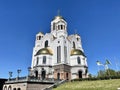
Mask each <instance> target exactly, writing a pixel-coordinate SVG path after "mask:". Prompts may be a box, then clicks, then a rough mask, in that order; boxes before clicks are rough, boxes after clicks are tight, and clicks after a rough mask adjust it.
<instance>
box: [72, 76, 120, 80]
mask: <svg viewBox="0 0 120 90" xmlns="http://www.w3.org/2000/svg"><path fill="white" fill-rule="evenodd" d="M108 79H120V75H117V76H103V77H91V78H80V79H73V80H71V81H95V80H108Z"/></svg>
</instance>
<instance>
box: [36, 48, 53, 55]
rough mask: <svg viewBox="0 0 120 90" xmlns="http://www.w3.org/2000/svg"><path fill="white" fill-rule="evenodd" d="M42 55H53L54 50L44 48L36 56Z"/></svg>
mask: <svg viewBox="0 0 120 90" xmlns="http://www.w3.org/2000/svg"><path fill="white" fill-rule="evenodd" d="M42 54H49V55H53V53H52V50H51V49H50V48H42V49H40V50H39V51H38V52H37V53H36V55H42Z"/></svg>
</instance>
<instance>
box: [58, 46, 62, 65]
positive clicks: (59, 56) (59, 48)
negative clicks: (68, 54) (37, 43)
mask: <svg viewBox="0 0 120 90" xmlns="http://www.w3.org/2000/svg"><path fill="white" fill-rule="evenodd" d="M60 62H61V46H58V47H57V63H60Z"/></svg>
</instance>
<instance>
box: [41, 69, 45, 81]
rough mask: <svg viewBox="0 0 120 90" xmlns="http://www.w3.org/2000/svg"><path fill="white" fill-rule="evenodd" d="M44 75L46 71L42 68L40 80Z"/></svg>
mask: <svg viewBox="0 0 120 90" xmlns="http://www.w3.org/2000/svg"><path fill="white" fill-rule="evenodd" d="M45 76H46V71H45V70H44V68H42V71H41V78H42V80H44V79H45Z"/></svg>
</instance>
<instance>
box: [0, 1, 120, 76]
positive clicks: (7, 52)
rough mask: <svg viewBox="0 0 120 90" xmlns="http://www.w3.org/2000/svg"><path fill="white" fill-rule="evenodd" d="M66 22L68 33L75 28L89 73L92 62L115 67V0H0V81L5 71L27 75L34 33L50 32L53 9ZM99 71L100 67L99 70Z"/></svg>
mask: <svg viewBox="0 0 120 90" xmlns="http://www.w3.org/2000/svg"><path fill="white" fill-rule="evenodd" d="M58 9H59V10H60V13H61V15H62V16H63V17H64V18H65V20H66V21H67V23H68V33H69V34H74V33H75V29H76V30H77V33H78V34H80V36H81V38H82V45H83V49H84V52H85V54H86V56H87V58H88V66H89V73H91V74H93V75H96V73H97V70H98V69H97V68H98V67H97V65H96V61H97V60H100V61H101V62H102V63H104V62H105V59H109V60H110V61H111V63H112V65H109V67H110V68H112V69H115V70H120V66H119V67H118V68H116V65H115V63H116V62H118V63H120V1H119V0H0V78H8V72H9V71H12V72H13V77H16V76H17V69H21V70H22V72H21V74H20V76H25V75H27V73H28V72H27V71H28V70H27V68H28V67H29V66H31V58H32V49H33V47H34V41H35V35H36V34H37V33H38V32H40V31H41V32H44V33H46V32H48V33H49V32H50V22H51V20H52V19H53V18H54V16H56V15H57V10H58ZM100 69H103V67H100Z"/></svg>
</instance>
